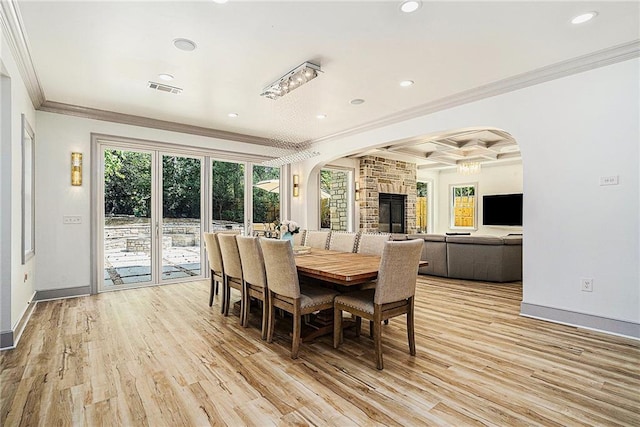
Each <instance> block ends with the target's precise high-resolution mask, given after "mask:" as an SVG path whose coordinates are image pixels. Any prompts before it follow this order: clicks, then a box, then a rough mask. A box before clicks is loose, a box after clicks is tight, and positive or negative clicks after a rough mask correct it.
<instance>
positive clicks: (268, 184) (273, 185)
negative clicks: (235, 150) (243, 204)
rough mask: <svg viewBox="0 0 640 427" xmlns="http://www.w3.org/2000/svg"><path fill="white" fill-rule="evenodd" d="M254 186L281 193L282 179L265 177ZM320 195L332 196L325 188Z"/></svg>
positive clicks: (324, 197)
mask: <svg viewBox="0 0 640 427" xmlns="http://www.w3.org/2000/svg"><path fill="white" fill-rule="evenodd" d="M253 186H254V187H256V188H260V189H261V190H265V191H268V192H269V193H280V180H278V179H265V180H264V181H260V182H258V183H257V184H253ZM320 195H321V197H322V198H323V199H330V198H331V195H330V194H329V193H327V192H326V191H324V190H321V191H320Z"/></svg>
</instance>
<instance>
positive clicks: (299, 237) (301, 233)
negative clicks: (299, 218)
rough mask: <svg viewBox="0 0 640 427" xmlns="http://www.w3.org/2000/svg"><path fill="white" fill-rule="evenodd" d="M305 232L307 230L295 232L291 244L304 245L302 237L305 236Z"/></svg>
mask: <svg viewBox="0 0 640 427" xmlns="http://www.w3.org/2000/svg"><path fill="white" fill-rule="evenodd" d="M306 234H307V230H300V231H299V232H298V233H295V234H294V235H293V245H294V246H303V245H304V238H305V235H306Z"/></svg>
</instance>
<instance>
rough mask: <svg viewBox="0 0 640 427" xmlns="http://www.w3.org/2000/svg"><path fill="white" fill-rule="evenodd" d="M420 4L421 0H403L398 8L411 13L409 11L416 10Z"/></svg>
mask: <svg viewBox="0 0 640 427" xmlns="http://www.w3.org/2000/svg"><path fill="white" fill-rule="evenodd" d="M421 5H422V2H420V1H418V0H405V1H403V2H402V4H401V5H400V10H401V11H403V12H405V13H411V12H415V11H416V10H418V9H420V6H421Z"/></svg>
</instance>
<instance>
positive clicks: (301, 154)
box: [261, 150, 320, 167]
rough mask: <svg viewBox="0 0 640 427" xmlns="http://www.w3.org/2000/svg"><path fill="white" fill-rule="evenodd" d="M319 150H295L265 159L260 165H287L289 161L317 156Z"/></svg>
mask: <svg viewBox="0 0 640 427" xmlns="http://www.w3.org/2000/svg"><path fill="white" fill-rule="evenodd" d="M319 155H320V152H318V151H311V150H301V151H296V152H295V153H292V154H287V155H286V156H282V157H278V158H275V159H271V160H265V161H264V162H262V163H261V165H262V166H270V167H280V166H283V165H288V164H290V163H297V162H301V161H303V160H307V159H310V158H312V157H316V156H319Z"/></svg>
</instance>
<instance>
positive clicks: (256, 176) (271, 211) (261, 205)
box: [252, 166, 280, 230]
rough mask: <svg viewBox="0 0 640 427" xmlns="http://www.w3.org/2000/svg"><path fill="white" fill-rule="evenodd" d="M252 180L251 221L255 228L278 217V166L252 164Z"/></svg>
mask: <svg viewBox="0 0 640 427" xmlns="http://www.w3.org/2000/svg"><path fill="white" fill-rule="evenodd" d="M252 182H253V223H254V230H256V229H260V226H263V227H264V225H265V224H271V223H273V222H274V221H276V220H279V219H280V168H272V167H267V166H254V167H253V180H252ZM256 224H257V225H256Z"/></svg>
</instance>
